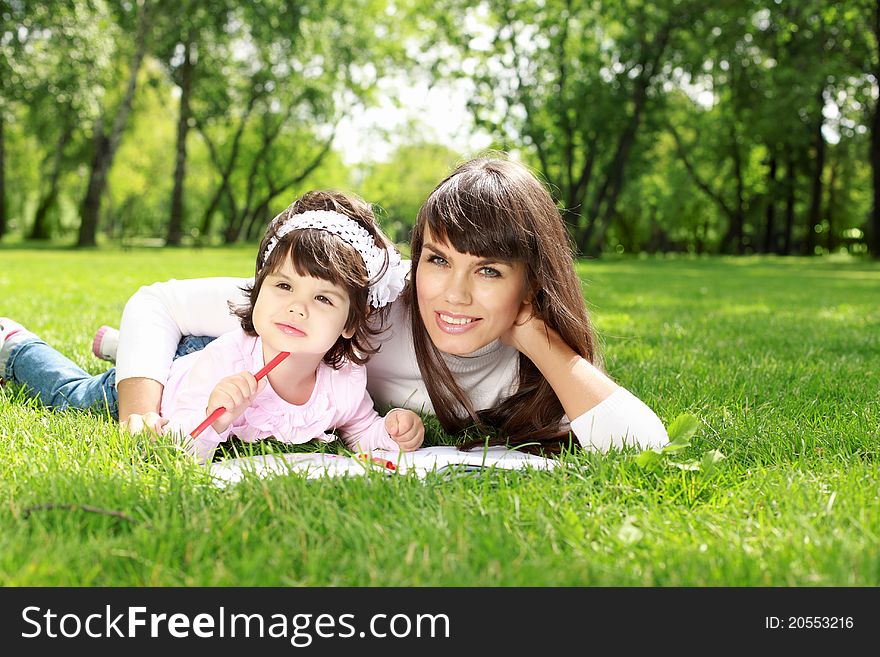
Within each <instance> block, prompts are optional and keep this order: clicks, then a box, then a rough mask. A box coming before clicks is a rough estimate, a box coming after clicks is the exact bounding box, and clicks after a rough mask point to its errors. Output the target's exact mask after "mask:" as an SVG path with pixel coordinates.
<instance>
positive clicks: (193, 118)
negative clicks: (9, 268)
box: [0, 0, 880, 255]
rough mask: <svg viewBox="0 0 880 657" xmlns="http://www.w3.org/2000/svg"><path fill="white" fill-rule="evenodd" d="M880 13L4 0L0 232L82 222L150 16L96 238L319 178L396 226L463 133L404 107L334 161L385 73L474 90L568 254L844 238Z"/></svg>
mask: <svg viewBox="0 0 880 657" xmlns="http://www.w3.org/2000/svg"><path fill="white" fill-rule="evenodd" d="M139 8H141V9H143V10H144V11H145V12H146V14H143V13H139ZM875 11H876V7H875V6H874V5H873V4H872V3H871V2H869V1H868V0H843V1H841V2H835V3H828V2H822V1H821V0H806V1H804V2H798V3H766V2H763V1H760V0H748V1H745V2H722V3H715V4H713V5H711V6H707V5H706V3H704V2H697V1H696V0H620V1H618V2H613V3H590V2H583V1H580V0H578V1H574V2H572V1H568V0H546V1H543V2H531V1H530V2H512V1H511V0H490V1H487V2H483V3H479V4H477V5H474V3H471V2H463V1H462V0H439V1H438V2H432V3H430V4H429V3H424V2H421V1H419V0H405V1H402V2H393V3H392V2H388V1H386V0H355V1H352V2H342V1H341V0H333V1H332V2H329V3H328V2H323V1H322V2H318V1H317V0H308V1H303V2H297V3H290V2H285V1H283V0H269V1H266V2H258V3H240V2H232V1H230V0H210V1H208V0H175V1H173V2H172V1H171V0H146V1H145V2H139V3H135V2H123V3H119V2H107V1H106V0H89V1H84V0H73V1H60V0H50V1H46V2H13V3H7V6H6V8H5V9H4V19H5V23H4V26H3V27H2V28H0V37H2V38H0V123H2V127H3V128H4V130H3V132H2V133H0V139H2V146H3V148H2V150H0V153H3V156H4V157H3V159H2V161H0V166H2V168H3V172H4V174H5V177H3V178H0V186H2V189H0V196H2V197H3V200H4V205H5V210H6V212H5V214H4V217H6V218H7V221H6V227H7V229H8V230H9V231H10V232H11V233H12V234H13V235H12V237H11V238H6V239H13V240H20V239H22V238H26V237H33V238H41V239H42V238H47V237H52V236H54V237H60V238H62V239H65V238H67V236H68V235H70V234H71V233H73V231H74V230H76V228H77V226H78V224H79V223H80V219H81V217H80V214H81V213H82V209H83V207H84V204H83V201H84V194H85V192H86V188H87V184H88V183H89V182H90V180H91V179H93V178H94V179H96V180H98V182H100V180H103V178H102V176H101V175H100V173H101V171H100V166H98V165H99V164H100V163H101V162H104V163H106V162H109V155H107V153H106V152H105V151H107V149H106V148H99V146H102V145H103V146H107V145H108V144H109V142H110V141H113V139H112V137H113V130H112V127H113V125H114V123H115V121H116V119H117V118H118V117H121V116H124V115H125V112H124V111H122V110H123V109H124V107H123V106H124V102H123V101H124V99H125V98H126V90H127V85H128V82H129V74H130V72H131V71H130V69H131V66H132V63H133V62H134V59H133V55H134V53H135V52H136V51H137V48H136V46H137V44H138V43H139V38H138V34H139V32H138V30H139V26H141V24H142V23H141V21H140V19H139V17H140V16H143V15H146V17H147V20H146V21H144V22H143V26H144V30H143V32H144V35H143V36H144V38H143V43H144V50H145V57H144V59H143V63H142V64H141V68H142V70H141V72H140V74H139V75H138V76H137V78H136V81H137V85H136V89H135V94H134V106H133V109H132V113H131V115H130V116H129V117H128V120H127V121H125V124H126V125H125V126H124V128H125V131H124V133H123V134H122V135H121V139H122V141H121V146H120V149H119V150H118V155H117V156H116V157H115V158H113V166H112V168H111V169H110V171H109V174H108V176H109V184H108V186H107V188H106V189H105V190H104V192H103V193H102V195H101V196H100V198H104V199H105V201H106V202H105V203H104V205H103V206H102V214H101V215H100V219H101V223H100V227H101V230H102V231H103V233H104V234H105V235H106V236H108V237H110V238H111V239H117V238H118V237H119V236H120V235H122V234H129V235H143V236H154V237H164V236H166V235H169V234H171V233H173V232H174V230H172V227H173V226H174V227H176V226H177V223H176V222H177V220H180V222H181V224H182V225H181V226H180V229H181V231H182V233H183V235H185V236H188V237H186V239H188V240H190V241H193V242H197V243H202V244H206V243H213V242H220V241H225V242H230V241H235V240H237V239H254V238H255V237H256V236H257V235H258V234H259V232H260V230H261V226H262V224H263V223H264V222H265V219H266V218H267V217H269V216H272V215H273V213H274V211H275V210H277V209H278V208H280V207H283V206H284V205H286V203H287V202H288V201H289V200H290V199H291V198H292V197H293V196H295V195H296V194H298V193H300V192H301V191H302V190H304V189H307V188H309V187H314V186H317V185H319V184H320V185H327V186H332V187H337V188H343V189H357V190H358V191H360V192H361V193H362V194H363V195H364V196H365V197H367V198H368V199H370V200H374V201H376V202H377V203H378V204H379V205H380V206H381V207H382V208H384V209H385V210H386V212H387V214H388V223H389V227H390V230H391V232H393V233H394V234H395V235H394V236H395V238H396V239H398V240H401V239H405V235H406V234H407V231H408V228H409V226H410V225H411V222H412V218H413V217H414V211H415V210H416V209H417V208H418V207H419V206H420V205H421V202H422V201H423V200H424V196H425V195H426V194H427V193H428V192H429V191H430V189H432V188H433V186H434V184H436V183H437V182H438V181H439V179H440V178H442V176H443V174H444V173H445V172H446V171H447V170H448V168H449V165H450V163H451V162H453V161H455V160H457V159H459V158H461V157H462V156H463V154H461V153H452V152H451V151H449V150H448V149H446V148H444V147H443V146H442V145H429V144H424V143H423V132H422V131H421V130H420V124H419V123H418V121H416V122H415V123H414V125H413V126H412V128H411V129H410V130H409V131H408V135H409V137H408V138H407V136H406V135H404V136H403V137H404V138H403V140H402V143H403V144H404V145H403V146H402V147H401V148H400V149H399V150H398V152H397V153H396V154H395V155H394V156H393V157H392V158H391V160H390V161H388V162H381V163H373V164H368V165H367V164H356V165H355V166H353V167H352V168H351V170H349V169H348V168H347V167H344V166H342V164H341V158H340V156H339V154H335V155H333V154H331V153H332V150H333V148H344V145H343V146H339V145H338V144H337V143H336V142H335V141H334V130H335V127H336V126H338V125H339V124H340V122H341V121H342V120H344V119H346V118H351V117H352V116H354V115H356V114H358V113H359V112H361V111H363V109H364V108H368V107H372V106H374V105H377V104H378V103H379V101H380V100H382V101H383V102H386V101H387V102H391V103H395V102H397V103H399V102H401V101H400V100H399V99H385V98H380V96H381V94H382V93H384V92H383V91H382V89H383V88H384V87H383V85H381V84H380V82H382V81H383V80H384V79H385V78H386V77H392V78H394V79H395V80H398V81H399V80H404V81H412V82H413V84H415V83H416V82H419V83H421V82H423V81H426V82H428V83H429V84H433V83H437V82H445V81H449V80H454V81H456V82H457V83H460V84H462V85H464V87H465V88H467V89H469V90H470V92H471V93H470V96H469V99H468V105H469V108H470V111H471V113H472V115H473V118H474V121H475V124H476V126H477V128H478V129H479V130H480V131H482V132H484V133H488V134H489V135H490V136H491V137H492V139H493V140H494V144H495V146H496V147H498V148H502V149H507V150H512V151H515V155H516V156H518V157H519V158H520V159H522V160H524V161H526V162H527V163H528V164H530V165H531V166H533V167H534V168H536V169H537V170H538V171H540V173H541V174H542V175H543V176H544V178H545V179H546V180H547V182H548V183H549V186H550V189H551V191H552V192H553V194H554V195H555V196H556V198H557V200H558V203H559V205H560V206H561V207H562V208H564V210H565V217H566V220H567V221H568V223H569V225H570V232H571V235H572V237H573V238H574V240H575V242H576V244H577V247H578V249H579V250H580V251H581V252H582V253H585V254H591V255H592V254H599V253H601V252H602V251H606V252H608V251H610V252H617V253H634V252H640V251H647V252H651V253H654V252H668V251H681V252H691V253H697V254H702V253H717V252H727V253H753V252H763V253H779V254H792V253H807V252H808V253H836V252H839V251H841V250H844V251H849V252H851V253H862V252H864V251H865V250H866V248H867V247H866V239H867V238H866V235H868V234H869V233H870V230H871V225H870V221H869V219H870V217H871V215H872V213H873V205H874V199H873V186H874V176H873V174H872V165H871V162H870V161H869V154H870V152H871V150H870V143H871V131H872V130H873V128H872V126H873V125H874V121H873V117H874V114H875V113H876V107H877V101H876V96H877V77H878V71H880V46H878V43H877V37H876V34H875V33H874V31H873V29H872V24H871V21H870V20H866V17H867V16H871V15H873V12H875ZM185 53H189V55H188V56H186V57H185V56H184V54H185ZM185 80H186V84H185V82H184V81H185ZM184 87H185V88H186V89H187V93H186V95H185V97H184ZM386 130H391V128H390V127H389V128H386ZM385 134H386V135H388V136H392V135H390V134H388V133H387V132H386V133H385ZM393 136H394V137H397V139H398V142H400V141H401V139H400V137H401V135H393ZM375 138H376V139H383V138H385V136H384V135H380V134H379V133H378V132H377V135H376V136H375ZM178 139H180V143H178ZM96 153H97V155H98V157H97V158H96ZM93 172H97V173H96V174H95V175H94V176H93V175H92V173H93ZM175 174H177V177H176V179H175ZM175 183H176V186H175ZM172 189H176V190H178V191H179V192H180V194H178V195H177V196H175V197H174V198H175V199H177V201H174V202H173V201H172ZM181 190H182V191H181ZM180 208H182V212H180V211H179V209H180ZM87 214H88V213H87ZM181 214H182V216H180V215H181ZM172 219H174V223H173V226H172ZM175 229H176V228H175Z"/></svg>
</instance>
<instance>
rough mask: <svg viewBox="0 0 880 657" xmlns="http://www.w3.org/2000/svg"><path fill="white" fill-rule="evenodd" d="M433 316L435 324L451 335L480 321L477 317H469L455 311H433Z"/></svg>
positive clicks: (468, 329) (472, 326)
mask: <svg viewBox="0 0 880 657" xmlns="http://www.w3.org/2000/svg"><path fill="white" fill-rule="evenodd" d="M434 317H435V318H436V320H437V326H439V327H440V330H441V331H443V332H444V333H451V334H452V335H460V334H462V333H464V332H466V331H470V330H471V329H472V328H475V327H476V326H477V324H478V323H479V322H480V318H479V317H469V316H467V315H458V314H456V313H448V312H443V311H435V312H434Z"/></svg>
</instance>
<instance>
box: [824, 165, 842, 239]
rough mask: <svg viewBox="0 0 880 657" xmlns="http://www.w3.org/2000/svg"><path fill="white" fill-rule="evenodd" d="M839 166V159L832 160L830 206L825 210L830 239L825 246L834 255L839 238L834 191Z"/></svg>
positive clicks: (829, 181)
mask: <svg viewBox="0 0 880 657" xmlns="http://www.w3.org/2000/svg"><path fill="white" fill-rule="evenodd" d="M839 164H840V163H839V158H834V160H832V164H831V174H830V176H829V178H828V205H827V207H826V209H825V218H826V219H827V220H828V239H827V240H825V246H826V247H827V248H828V253H833V252H834V249H835V248H837V238H836V237H835V236H834V210H835V207H836V206H837V194H836V193H835V191H834V185H835V183H836V179H837V169H838V166H839Z"/></svg>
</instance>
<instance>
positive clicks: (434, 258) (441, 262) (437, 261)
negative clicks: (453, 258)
mask: <svg viewBox="0 0 880 657" xmlns="http://www.w3.org/2000/svg"><path fill="white" fill-rule="evenodd" d="M428 262H430V263H431V264H432V265H437V266H438V267H444V266H446V265H447V264H448V263H447V262H446V258H441V257H440V256H438V255H430V256H428Z"/></svg>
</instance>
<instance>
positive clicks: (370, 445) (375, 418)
mask: <svg viewBox="0 0 880 657" xmlns="http://www.w3.org/2000/svg"><path fill="white" fill-rule="evenodd" d="M392 412H394V411H392ZM389 415H390V414H389ZM339 433H340V434H342V440H343V441H345V444H346V445H347V446H348V447H349V449H352V450H355V451H358V452H369V451H371V450H374V449H387V450H390V451H392V452H396V451H399V450H400V445H399V444H398V443H397V442H396V441H395V440H394V439H393V438H391V436H390V435H389V433H388V429H386V428H385V418H383V417H382V416H381V415H379V414H378V413H377V412H376V411H375V409H374V408H373V400H372V398H371V397H370V395H369V393H367V391H366V390H364V394H363V398H362V399H361V402H360V403H359V404H357V406H356V407H355V408H354V409H353V412H352V413H350V414H349V415H348V417H346V418H345V420H344V423H343V424H341V425H340V426H339Z"/></svg>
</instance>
